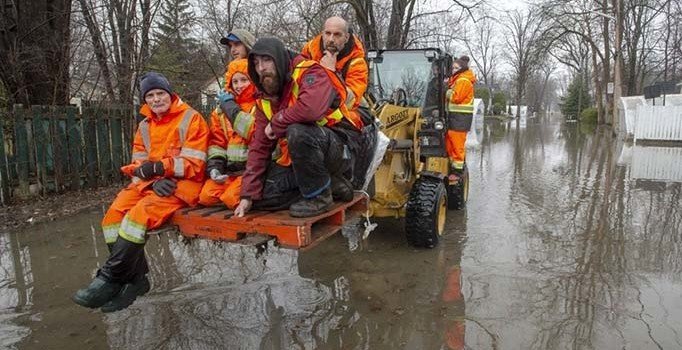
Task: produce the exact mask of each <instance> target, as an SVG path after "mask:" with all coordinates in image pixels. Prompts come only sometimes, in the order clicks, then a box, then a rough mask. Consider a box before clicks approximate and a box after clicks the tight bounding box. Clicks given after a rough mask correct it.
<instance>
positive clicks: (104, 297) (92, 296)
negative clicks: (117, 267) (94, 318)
mask: <svg viewBox="0 0 682 350" xmlns="http://www.w3.org/2000/svg"><path fill="white" fill-rule="evenodd" d="M121 287H122V286H121V284H119V283H112V282H108V281H106V280H105V279H104V278H102V277H100V276H97V277H95V279H94V280H92V282H91V283H90V285H89V286H87V287H86V288H84V289H80V290H78V291H77V292H76V294H74V295H73V296H72V297H71V300H73V302H74V303H76V304H78V305H80V306H85V307H89V308H93V309H94V308H98V307H100V306H102V305H104V304H106V303H107V302H108V301H110V300H111V299H113V298H114V297H115V296H116V294H118V292H120V291H121Z"/></svg>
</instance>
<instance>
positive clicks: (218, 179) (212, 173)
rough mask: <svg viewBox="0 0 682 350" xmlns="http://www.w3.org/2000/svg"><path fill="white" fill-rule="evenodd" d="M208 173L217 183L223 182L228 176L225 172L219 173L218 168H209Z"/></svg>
mask: <svg viewBox="0 0 682 350" xmlns="http://www.w3.org/2000/svg"><path fill="white" fill-rule="evenodd" d="M208 175H209V176H210V177H211V180H213V181H215V182H217V183H219V184H221V183H224V182H225V180H226V179H227V176H228V175H226V174H221V173H220V171H218V169H211V171H210V172H209V174H208Z"/></svg>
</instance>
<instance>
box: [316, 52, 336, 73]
mask: <svg viewBox="0 0 682 350" xmlns="http://www.w3.org/2000/svg"><path fill="white" fill-rule="evenodd" d="M338 54H339V53H338V52H334V53H331V52H329V51H325V52H324V56H322V59H320V64H321V65H322V67H324V68H327V69H329V70H330V71H332V72H335V71H336V56H337V55H338Z"/></svg>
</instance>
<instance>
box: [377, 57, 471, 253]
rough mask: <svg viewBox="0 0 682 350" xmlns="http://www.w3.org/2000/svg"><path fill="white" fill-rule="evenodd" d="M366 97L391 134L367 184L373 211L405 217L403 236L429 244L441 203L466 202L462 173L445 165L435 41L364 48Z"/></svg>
mask: <svg viewBox="0 0 682 350" xmlns="http://www.w3.org/2000/svg"><path fill="white" fill-rule="evenodd" d="M367 59H368V63H369V66H370V84H369V88H368V94H367V95H368V98H367V100H368V102H369V104H370V108H371V110H372V111H373V112H374V113H375V115H376V116H377V118H378V119H379V120H380V122H381V131H382V132H383V133H384V134H385V135H386V136H387V137H388V138H389V139H390V143H389V146H388V149H387V151H386V153H385V155H384V158H383V161H382V163H381V165H380V166H379V168H378V169H377V171H376V173H375V175H374V179H373V181H372V183H370V187H369V189H368V191H369V193H370V195H371V197H372V200H371V202H370V208H369V209H370V214H371V215H372V216H374V217H395V218H400V217H404V218H405V232H406V235H407V240H408V242H409V243H410V244H411V245H413V246H416V247H429V248H431V247H434V246H436V245H437V244H438V241H439V239H440V236H441V235H442V234H443V232H444V230H445V219H446V216H447V213H448V209H462V208H464V206H465V205H466V201H467V197H468V192H469V191H468V190H469V175H468V170H467V168H466V166H465V168H464V171H463V172H455V171H454V170H451V169H450V164H449V160H448V156H447V152H446V148H445V134H446V132H447V130H446V126H447V109H446V104H445V92H446V89H447V86H446V79H447V77H448V76H449V72H450V69H451V65H452V58H451V56H449V55H447V54H445V53H443V52H442V51H441V50H439V49H417V50H370V51H368V55H367Z"/></svg>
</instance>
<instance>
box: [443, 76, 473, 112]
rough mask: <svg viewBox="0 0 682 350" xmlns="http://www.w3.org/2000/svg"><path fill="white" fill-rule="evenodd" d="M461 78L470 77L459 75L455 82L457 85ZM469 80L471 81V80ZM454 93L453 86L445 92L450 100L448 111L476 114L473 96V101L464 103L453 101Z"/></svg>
mask: <svg viewBox="0 0 682 350" xmlns="http://www.w3.org/2000/svg"><path fill="white" fill-rule="evenodd" d="M460 79H465V80H467V81H469V79H467V78H465V77H459V78H457V80H456V81H455V84H454V85H455V86H456V85H457V83H456V82H457V81H459V80H460ZM469 82H471V81H469ZM471 83H472V85H473V82H471ZM453 93H454V91H453V90H452V88H450V89H448V91H447V92H446V93H445V98H447V101H448V112H451V113H460V114H474V99H473V98H472V99H471V102H469V103H464V104H456V103H452V94H453Z"/></svg>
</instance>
